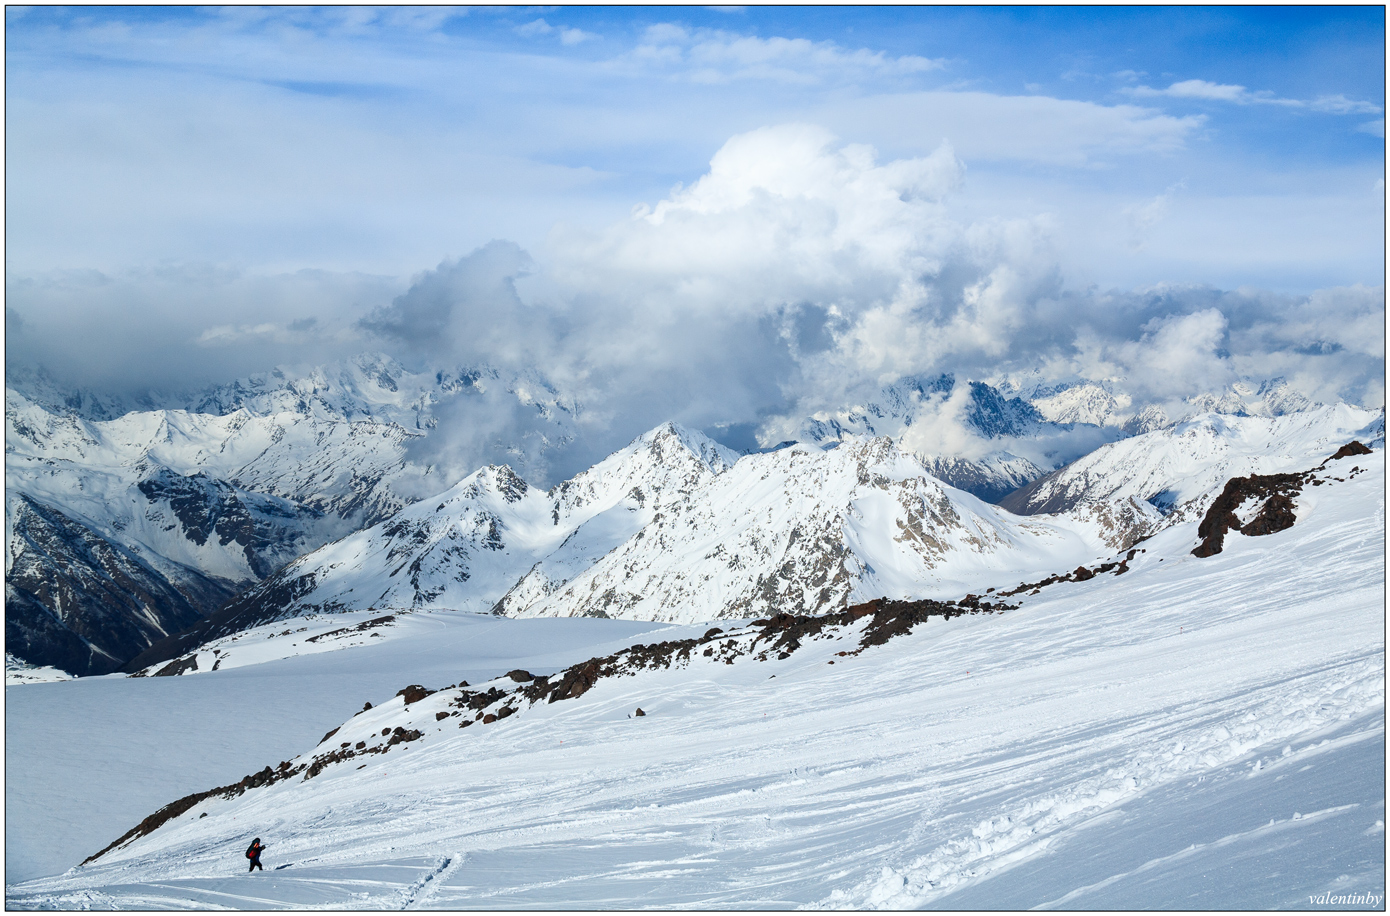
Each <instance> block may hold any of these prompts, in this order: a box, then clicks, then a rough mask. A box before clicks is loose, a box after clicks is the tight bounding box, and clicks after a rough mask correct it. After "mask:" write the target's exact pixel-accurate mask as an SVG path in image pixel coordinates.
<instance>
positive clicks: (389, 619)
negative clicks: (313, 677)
mask: <svg viewBox="0 0 1390 916" xmlns="http://www.w3.org/2000/svg"><path fill="white" fill-rule="evenodd" d="M395 621H396V615H395V614H387V615H386V616H385V617H373V618H372V619H371V620H364V621H362V622H361V623H359V624H358V625H357V626H355V627H340V628H339V629H336V630H329V631H328V632H327V633H320V634H319V635H317V636H310V637H309V638H308V639H306V640H304V641H305V642H318V641H319V640H320V639H331V638H332V637H334V636H346V635H349V634H352V633H362V632H365V631H367V630H371V629H374V628H376V627H384V626H387V625H388V624H392V623H395Z"/></svg>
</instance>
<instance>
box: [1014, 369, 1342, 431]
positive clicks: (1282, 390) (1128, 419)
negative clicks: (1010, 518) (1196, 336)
mask: <svg viewBox="0 0 1390 916" xmlns="http://www.w3.org/2000/svg"><path fill="white" fill-rule="evenodd" d="M999 391H1000V392H1001V396H1011V398H1017V399H1020V400H1023V401H1026V402H1027V403H1028V404H1030V405H1031V406H1032V407H1033V408H1034V409H1035V410H1037V411H1038V413H1039V414H1041V415H1042V416H1043V417H1044V418H1046V419H1047V420H1049V421H1051V422H1053V423H1063V424H1068V423H1084V424H1091V425H1095V426H1107V427H1114V428H1116V429H1119V430H1122V431H1123V432H1124V433H1126V434H1128V435H1140V434H1142V433H1147V432H1152V431H1153V430H1156V429H1162V428H1163V427H1165V426H1172V425H1174V424H1177V423H1181V422H1184V421H1186V420H1190V419H1192V418H1194V417H1196V416H1199V415H1201V414H1205V413H1221V414H1229V415H1231V416H1238V417H1280V416H1284V415H1285V414H1290V413H1298V412H1299V411H1303V410H1308V409H1310V408H1314V407H1321V406H1322V405H1321V404H1318V403H1317V402H1315V401H1313V400H1311V399H1310V398H1308V397H1307V396H1306V395H1304V394H1303V393H1302V392H1300V391H1298V390H1297V389H1295V388H1294V387H1293V386H1291V385H1290V384H1289V383H1288V380H1287V379H1284V378H1282V377H1275V378H1265V379H1254V378H1250V379H1241V380H1240V381H1237V382H1234V383H1232V384H1231V385H1230V386H1229V387H1227V388H1226V389H1225V390H1223V391H1219V392H1216V393H1208V394H1198V395H1192V396H1190V397H1188V398H1185V399H1184V400H1183V401H1182V403H1181V405H1180V406H1178V407H1177V408H1176V409H1174V410H1173V411H1172V412H1171V415H1170V412H1169V411H1165V410H1164V409H1163V408H1161V407H1159V406H1156V405H1147V406H1143V407H1137V406H1136V405H1135V404H1134V401H1133V399H1132V398H1131V397H1130V395H1129V394H1128V393H1126V392H1125V390H1124V380H1123V379H1102V380H1100V381H1094V380H1088V379H1079V378H1073V379H1071V380H1061V381H1058V380H1052V379H1046V378H1044V377H1043V376H1042V375H1041V373H1026V374H1023V375H1020V376H1017V377H1009V378H1005V379H1003V380H1001V381H1000V382H999Z"/></svg>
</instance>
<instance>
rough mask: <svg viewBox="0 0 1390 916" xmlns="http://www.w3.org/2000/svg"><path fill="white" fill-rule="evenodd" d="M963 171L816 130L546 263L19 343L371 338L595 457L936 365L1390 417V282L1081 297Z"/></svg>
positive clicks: (265, 348) (26, 306) (163, 301)
mask: <svg viewBox="0 0 1390 916" xmlns="http://www.w3.org/2000/svg"><path fill="white" fill-rule="evenodd" d="M964 175H965V166H964V165H963V164H962V163H961V162H960V161H959V160H958V159H957V157H956V155H955V154H954V152H953V151H952V149H951V148H950V147H949V146H947V145H943V146H941V147H940V148H938V149H937V150H936V151H935V152H933V153H932V154H930V155H928V156H923V157H917V158H910V159H899V160H894V161H888V162H880V161H879V159H878V157H877V155H876V153H875V151H874V150H873V149H871V148H869V147H867V146H862V145H856V144H844V143H842V142H841V141H839V140H838V139H836V138H835V137H834V136H832V135H831V134H829V133H828V132H827V131H825V130H823V129H821V128H819V127H815V126H810V125H802V124H793V125H783V126H779V127H771V128H763V129H760V130H756V131H752V132H749V133H745V134H741V135H739V136H736V137H733V138H732V139H730V140H729V141H728V142H727V143H726V144H725V145H724V146H723V148H721V149H720V150H719V152H718V153H717V154H716V155H715V156H714V158H713V159H712V161H711V163H710V167H709V170H708V172H707V173H706V174H705V175H703V176H702V177H701V178H700V179H699V180H698V181H696V182H694V183H693V184H691V185H689V186H686V187H681V186H677V188H675V189H673V190H672V191H671V193H670V194H669V195H668V196H667V197H666V198H665V199H663V200H661V201H659V202H658V203H656V204H655V205H654V206H647V205H643V206H640V207H638V208H635V209H634V211H633V213H632V214H631V216H630V217H629V218H627V219H625V220H622V221H620V222H618V223H616V224H613V225H609V226H606V227H602V228H589V227H577V226H572V225H561V226H559V227H557V228H556V229H555V230H554V231H553V232H552V233H551V235H550V237H549V240H548V242H547V243H546V244H545V245H544V246H543V248H542V249H541V250H537V251H536V252H534V253H528V252H526V251H523V250H522V249H521V248H520V247H518V246H517V245H515V244H513V243H511V242H506V241H494V242H492V243H490V244H488V245H485V246H483V247H482V248H479V249H478V250H476V251H474V252H472V253H471V254H468V255H465V256H463V257H460V258H457V259H451V260H447V261H445V262H443V263H442V264H440V265H439V266H438V267H436V268H434V269H432V270H427V271H425V272H423V273H421V274H419V275H418V276H416V277H415V278H414V279H413V280H412V281H411V282H410V284H409V286H408V288H406V289H405V291H404V292H401V291H400V285H398V281H394V280H391V279H390V278H382V277H373V276H366V275H348V274H331V273H324V272H307V271H306V272H300V273H297V274H286V275H279V276H272V277H257V276H250V275H246V274H241V273H236V272H221V271H215V270H193V269H187V268H182V269H170V270H167V271H163V272H144V273H133V274H128V275H123V276H108V275H104V274H97V273H95V272H92V273H86V274H83V273H71V272H69V273H62V274H46V275H42V276H35V277H18V278H11V279H10V280H9V281H7V294H8V299H9V308H8V309H7V328H8V334H7V354H8V356H9V363H10V365H11V366H17V365H32V364H36V363H42V364H45V365H47V366H48V368H49V369H50V370H51V371H53V372H54V373H55V374H58V375H61V376H65V377H68V378H71V379H72V380H74V381H76V382H78V383H81V384H86V385H91V386H106V387H118V388H124V389H130V390H135V389H138V388H142V387H145V388H148V387H156V388H170V387H175V386H178V385H185V386H187V385H188V384H189V383H197V382H201V381H207V382H215V381H226V380H229V379H230V378H232V377H235V376H237V375H242V374H247V373H249V372H253V371H258V370H262V369H265V368H268V367H270V366H271V365H275V364H287V365H293V364H297V365H307V364H312V363H314V362H321V361H326V360H330V359H335V358H341V357H343V356H346V355H349V354H352V353H355V352H360V351H362V350H364V349H385V350H386V351H388V352H390V353H392V354H393V355H395V356H397V358H399V359H401V360H402V362H404V363H405V364H407V365H408V366H413V367H416V368H421V367H428V366H452V367H458V366H469V365H479V364H487V365H490V366H494V367H498V368H499V369H503V370H508V371H513V372H519V371H524V370H534V371H536V372H539V373H540V374H541V375H542V376H544V378H546V379H548V380H549V381H550V383H551V384H553V385H554V386H555V387H556V389H557V390H558V391H560V392H563V394H564V396H565V397H567V398H570V399H572V400H573V401H574V402H576V403H578V404H581V405H583V410H582V411H581V412H580V414H579V419H578V422H579V424H580V427H581V428H582V429H584V430H587V432H588V433H590V434H591V435H587V436H586V437H584V438H585V441H586V442H587V443H591V445H586V446H585V447H584V448H585V450H586V451H587V450H588V449H592V450H593V451H594V452H601V451H602V450H603V449H606V448H609V447H612V446H614V445H618V444H621V443H622V442H624V441H626V439H627V438H629V437H631V436H632V435H635V434H636V433H638V432H641V431H642V430H643V429H646V428H650V427H651V426H653V425H655V424H656V423H658V422H660V421H661V420H664V419H667V418H673V419H677V420H680V421H681V422H684V423H687V424H689V425H692V426H696V427H705V428H713V427H716V426H719V427H721V428H727V427H733V428H739V429H743V430H757V432H758V436H759V438H760V439H761V440H762V441H763V442H764V444H771V443H772V442H775V441H778V439H780V438H781V437H783V436H784V434H785V433H786V432H787V431H788V430H789V429H791V428H793V427H794V426H795V424H796V423H797V422H798V421H799V420H800V418H802V417H805V416H807V415H809V414H811V413H814V412H816V411H822V410H835V409H839V408H843V407H845V406H847V405H848V404H851V403H855V402H856V401H862V400H864V399H867V398H869V397H871V396H872V395H873V393H874V392H875V391H876V390H877V389H878V387H879V386H881V385H884V384H887V383H889V382H892V381H894V380H896V379H898V378H900V377H902V376H905V375H914V374H934V373H940V372H955V373H957V374H958V375H960V376H964V377H970V378H975V379H981V380H986V381H989V380H996V379H1002V378H1004V377H1006V376H1010V375H1014V374H1019V373H1035V374H1038V375H1040V376H1041V377H1043V378H1051V379H1070V380H1075V379H1090V380H1111V381H1113V382H1115V383H1116V384H1118V385H1119V386H1120V387H1122V388H1123V390H1124V391H1125V392H1126V393H1127V394H1128V395H1129V396H1130V397H1131V398H1132V399H1133V401H1134V404H1135V406H1136V407H1138V406H1142V405H1146V404H1156V405H1163V404H1171V403H1176V402H1178V401H1180V400H1181V399H1182V398H1184V397H1188V396H1191V395H1195V394H1199V393H1203V392H1209V391H1214V390H1219V389H1221V388H1223V387H1224V386H1227V385H1229V384H1231V383H1232V382H1234V381H1236V380H1238V379H1240V378H1243V377H1255V378H1267V377H1272V376H1283V377H1285V378H1286V379H1287V380H1288V382H1289V383H1290V384H1291V385H1292V386H1294V387H1295V388H1296V389H1298V390H1299V391H1301V392H1303V393H1304V394H1306V395H1307V396H1308V397H1310V398H1313V399H1315V400H1322V401H1333V400H1337V399H1343V400H1347V401H1349V402H1352V403H1357V404H1362V405H1365V406H1380V405H1382V404H1383V403H1384V360H1385V352H1384V340H1385V335H1384V327H1385V297H1384V288H1383V287H1376V288H1367V287H1361V286H1352V287H1345V288H1332V289H1324V290H1321V291H1318V292H1316V293H1314V294H1312V295H1307V296H1291V295H1284V294H1279V293H1276V292H1270V291H1267V290H1259V289H1238V290H1217V289H1211V288H1206V287H1200V286H1184V285H1165V286H1158V287H1153V288H1149V289H1142V290H1130V291H1113V290H1100V289H1075V288H1071V287H1069V286H1068V284H1067V283H1066V279H1065V274H1064V271H1063V269H1062V267H1061V265H1060V257H1059V255H1058V254H1057V252H1055V251H1054V250H1053V238H1054V230H1053V227H1052V226H1051V224H1050V223H1049V221H1048V219H1047V218H1046V217H1038V218H1034V219H1018V220H997V219H996V220H982V221H975V222H963V221H961V220H959V219H957V218H955V217H953V215H952V212H951V208H950V198H951V195H952V192H953V191H955V190H956V189H957V188H958V186H959V185H960V183H961V182H962V180H963V177H964ZM518 409H523V408H518ZM510 422H512V421H510V420H507V419H506V418H493V419H491V420H489V421H488V424H490V425H489V429H492V430H493V431H494V432H495V433H496V434H497V435H505V434H507V431H508V429H509V427H508V423H510ZM442 426H443V424H441V428H442ZM432 438H433V437H432ZM448 439H449V437H447V436H442V435H441V436H439V437H437V439H436V441H437V442H438V443H439V447H441V448H443V447H445V443H446V442H447V441H448ZM943 441H945V440H944V439H943ZM453 444H454V445H457V444H458V443H457V441H455V442H454V443H453ZM590 457H592V456H591V455H590V454H587V453H586V454H582V455H581V454H579V453H578V452H573V451H572V452H571V453H570V454H568V456H567V457H565V458H563V459H561V458H557V461H561V462H562V463H565V464H571V463H577V462H580V461H583V460H587V459H588V458H590ZM555 470H556V471H557V472H561V471H562V470H570V468H564V469H561V468H558V467H557V468H556V469H555Z"/></svg>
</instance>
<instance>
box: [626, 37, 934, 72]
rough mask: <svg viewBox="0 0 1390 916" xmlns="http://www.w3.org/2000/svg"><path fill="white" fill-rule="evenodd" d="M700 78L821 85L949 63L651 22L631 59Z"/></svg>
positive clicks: (645, 64) (644, 64) (863, 49)
mask: <svg viewBox="0 0 1390 916" xmlns="http://www.w3.org/2000/svg"><path fill="white" fill-rule="evenodd" d="M626 59H627V60H628V61H631V62H634V63H637V64H639V65H641V66H644V67H652V68H660V69H663V70H665V71H666V72H668V73H671V74H673V75H676V76H680V77H683V78H685V79H689V80H692V81H694V82H698V83H710V84H714V83H726V82H732V81H737V80H768V81H772V82H781V83H792V84H808V85H816V84H821V83H827V82H838V81H843V80H854V79H859V78H863V77H867V76H874V77H885V76H887V77H894V76H908V75H912V74H918V73H925V72H927V71H930V70H937V69H941V68H942V67H944V66H945V62H944V61H941V60H931V59H928V58H925V57H920V56H918V55H912V54H908V55H902V56H899V57H893V56H890V55H888V54H886V53H884V52H882V51H870V50H868V49H867V48H860V49H858V50H848V49H846V48H843V47H841V46H840V45H838V44H836V43H835V42H833V41H819V42H813V41H809V40H807V39H805V38H781V37H772V38H760V37H757V36H752V35H740V34H737V33H734V32H726V31H722V30H717V29H696V30H693V31H692V30H689V29H686V28H685V27H683V26H680V25H676V24H673V23H660V24H658V25H654V26H651V27H649V28H648V29H647V30H646V33H645V34H644V36H643V40H642V42H641V43H640V44H639V45H638V46H637V48H635V49H634V50H633V51H632V52H631V53H630V54H629V55H627V58H626Z"/></svg>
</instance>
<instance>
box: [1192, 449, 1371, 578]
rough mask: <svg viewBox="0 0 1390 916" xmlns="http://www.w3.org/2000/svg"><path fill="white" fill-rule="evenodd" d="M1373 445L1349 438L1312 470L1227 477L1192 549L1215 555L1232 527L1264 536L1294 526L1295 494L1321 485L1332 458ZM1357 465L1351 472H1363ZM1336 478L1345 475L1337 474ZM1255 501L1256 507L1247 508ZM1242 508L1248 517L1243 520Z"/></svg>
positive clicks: (1365, 451)
mask: <svg viewBox="0 0 1390 916" xmlns="http://www.w3.org/2000/svg"><path fill="white" fill-rule="evenodd" d="M1370 451H1371V450H1370V449H1369V448H1367V447H1366V446H1364V445H1362V444H1361V443H1360V442H1355V441H1353V442H1349V443H1347V444H1346V445H1344V446H1342V447H1341V448H1340V449H1338V450H1337V452H1336V454H1334V455H1333V456H1332V457H1331V458H1328V459H1327V460H1326V461H1324V462H1323V463H1322V464H1320V465H1318V466H1317V467H1316V468H1314V469H1312V470H1311V471H1304V472H1303V473H1299V474H1251V475H1250V476H1248V477H1233V478H1231V479H1230V480H1228V481H1226V486H1225V487H1224V488H1223V489H1222V490H1221V495H1219V496H1218V497H1216V499H1215V501H1213V502H1212V504H1211V505H1210V506H1209V507H1208V508H1207V513H1206V515H1205V516H1204V517H1203V518H1202V521H1201V524H1199V525H1198V526H1197V537H1199V538H1201V543H1199V544H1198V545H1197V546H1196V547H1194V548H1193V549H1192V555H1193V556H1194V557H1211V556H1215V555H1216V554H1218V553H1220V552H1221V551H1222V549H1223V547H1224V545H1225V540H1226V535H1227V534H1228V533H1230V532H1232V531H1236V532H1239V533H1240V534H1243V535H1245V536H1247V537H1260V536H1263V535H1269V534H1274V533H1275V532H1278V531H1283V530H1285V529H1287V528H1292V527H1293V524H1294V522H1295V521H1297V520H1298V517H1297V514H1296V512H1295V508H1296V507H1295V505H1294V501H1293V499H1294V497H1295V496H1297V495H1298V494H1299V493H1301V492H1302V491H1303V487H1304V486H1307V485H1309V484H1312V485H1314V486H1320V485H1321V484H1322V483H1323V482H1324V480H1322V479H1318V477H1317V474H1318V472H1319V471H1323V470H1325V469H1326V468H1327V464H1328V462H1330V461H1340V460H1342V459H1344V458H1351V457H1354V456H1356V455H1368V454H1370ZM1359 470H1360V468H1357V467H1353V468H1352V469H1351V473H1352V474H1355V473H1357V472H1359ZM1333 479H1334V480H1343V479H1344V478H1340V477H1334V478H1333ZM1246 503H1253V504H1254V505H1255V506H1256V508H1255V509H1254V510H1253V511H1252V510H1250V509H1246V508H1245V504H1246ZM1242 511H1244V512H1245V514H1246V515H1247V516H1248V520H1247V521H1244V522H1242V521H1241V519H1240V514H1239V513H1241V512H1242Z"/></svg>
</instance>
